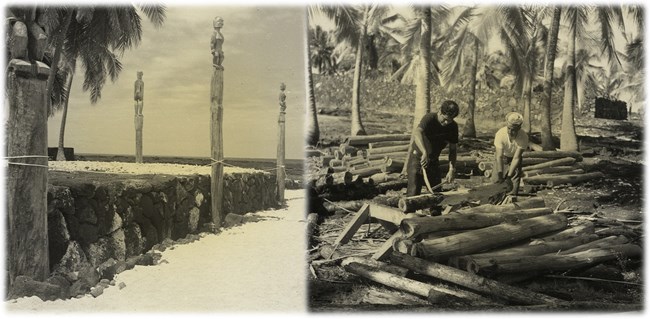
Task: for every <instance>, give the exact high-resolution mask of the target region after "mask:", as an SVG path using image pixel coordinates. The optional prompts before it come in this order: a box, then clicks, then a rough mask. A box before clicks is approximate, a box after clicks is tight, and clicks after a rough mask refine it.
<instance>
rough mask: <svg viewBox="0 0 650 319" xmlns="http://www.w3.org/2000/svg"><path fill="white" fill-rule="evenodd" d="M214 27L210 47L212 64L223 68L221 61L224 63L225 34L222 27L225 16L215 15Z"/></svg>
mask: <svg viewBox="0 0 650 319" xmlns="http://www.w3.org/2000/svg"><path fill="white" fill-rule="evenodd" d="M212 26H213V27H214V32H213V33H212V40H211V41H210V48H211V49H212V56H213V58H212V65H213V66H214V67H215V68H218V69H223V66H222V65H221V63H223V59H224V55H223V51H222V48H221V47H222V46H223V41H224V38H223V34H221V28H222V27H223V18H221V17H215V18H214V21H213V22H212Z"/></svg>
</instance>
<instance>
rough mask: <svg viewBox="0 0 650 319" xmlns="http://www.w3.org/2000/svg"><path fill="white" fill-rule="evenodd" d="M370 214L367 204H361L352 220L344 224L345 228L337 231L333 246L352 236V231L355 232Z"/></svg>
mask: <svg viewBox="0 0 650 319" xmlns="http://www.w3.org/2000/svg"><path fill="white" fill-rule="evenodd" d="M369 216H370V209H369V206H368V204H365V205H363V206H362V207H361V208H360V209H359V211H357V213H356V214H355V215H354V217H352V220H351V221H350V222H349V223H348V224H347V225H346V226H345V228H344V229H343V230H342V231H341V233H339V236H338V237H336V240H334V246H338V245H343V244H345V243H347V242H348V241H350V238H352V236H354V233H356V232H357V230H358V229H359V227H361V225H363V224H364V223H366V222H367V221H368V217H369Z"/></svg>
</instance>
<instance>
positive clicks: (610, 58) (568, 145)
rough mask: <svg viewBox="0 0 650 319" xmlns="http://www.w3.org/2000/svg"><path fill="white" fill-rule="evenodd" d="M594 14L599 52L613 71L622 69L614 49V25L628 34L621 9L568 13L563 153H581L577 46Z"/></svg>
mask: <svg viewBox="0 0 650 319" xmlns="http://www.w3.org/2000/svg"><path fill="white" fill-rule="evenodd" d="M592 13H593V14H594V15H595V16H596V18H597V21H598V23H599V26H600V41H599V43H600V48H599V49H600V52H601V54H604V55H605V58H606V59H607V62H608V63H609V64H610V66H611V67H616V65H617V64H618V65H620V64H621V61H620V58H619V56H618V53H617V52H616V48H615V45H614V31H613V28H612V25H611V23H612V22H615V23H618V25H619V28H620V29H621V30H623V32H624V31H625V26H624V24H623V20H624V19H623V12H622V9H621V7H611V6H570V7H568V8H567V9H566V11H565V16H564V18H565V22H566V23H567V25H568V34H569V38H568V50H567V55H568V57H567V76H566V78H565V82H564V104H563V108H562V134H561V137H560V149H562V150H566V151H577V150H578V138H577V136H576V133H575V125H574V110H575V106H576V97H577V84H576V67H575V61H576V46H577V44H578V41H580V40H581V39H583V38H584V37H585V36H587V34H588V33H587V30H586V26H587V25H588V23H589V16H590V14H592Z"/></svg>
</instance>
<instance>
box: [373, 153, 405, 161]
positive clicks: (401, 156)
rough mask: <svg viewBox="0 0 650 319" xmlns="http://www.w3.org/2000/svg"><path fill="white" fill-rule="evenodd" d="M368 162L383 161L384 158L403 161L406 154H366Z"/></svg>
mask: <svg viewBox="0 0 650 319" xmlns="http://www.w3.org/2000/svg"><path fill="white" fill-rule="evenodd" d="M366 157H367V158H368V160H376V159H384V158H386V157H389V158H392V159H396V160H401V161H404V160H405V159H406V152H394V153H385V154H381V153H380V154H368V156H366Z"/></svg>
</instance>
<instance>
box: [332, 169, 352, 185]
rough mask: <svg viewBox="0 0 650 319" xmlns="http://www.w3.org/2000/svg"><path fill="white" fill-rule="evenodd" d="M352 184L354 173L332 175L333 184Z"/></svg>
mask: <svg viewBox="0 0 650 319" xmlns="http://www.w3.org/2000/svg"><path fill="white" fill-rule="evenodd" d="M351 183H352V173H350V172H340V173H334V174H332V184H345V185H348V184H351Z"/></svg>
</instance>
